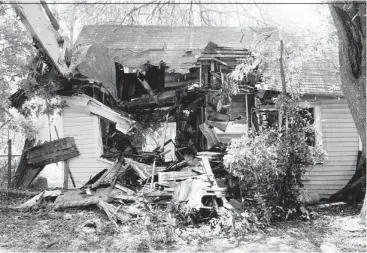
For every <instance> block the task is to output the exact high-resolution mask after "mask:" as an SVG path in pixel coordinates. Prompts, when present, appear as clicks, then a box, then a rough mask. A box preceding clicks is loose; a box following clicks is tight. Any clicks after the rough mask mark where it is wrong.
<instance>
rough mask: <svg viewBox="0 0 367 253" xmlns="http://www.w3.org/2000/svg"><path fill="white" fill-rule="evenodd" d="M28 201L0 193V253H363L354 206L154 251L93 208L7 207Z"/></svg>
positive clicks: (139, 230)
mask: <svg viewBox="0 0 367 253" xmlns="http://www.w3.org/2000/svg"><path fill="white" fill-rule="evenodd" d="M28 198H29V196H24V195H21V194H17V195H10V197H8V195H7V194H6V193H4V192H0V201H1V202H0V203H1V204H0V252H137V251H138V252H139V251H150V252H330V253H332V252H366V244H367V243H366V241H367V240H366V223H365V222H364V221H361V220H360V219H359V218H358V216H357V214H358V212H359V210H360V208H361V206H360V205H352V206H351V205H349V206H348V205H344V206H337V207H332V208H328V209H317V210H316V212H317V213H318V218H316V219H315V220H311V221H302V220H293V221H287V222H279V223H274V224H272V225H271V226H269V227H267V228H265V229H262V230H258V231H256V232H250V233H246V234H244V235H242V236H240V237H230V238H228V237H220V236H216V237H212V238H210V239H208V238H204V237H202V236H200V235H199V236H196V237H195V236H194V237H193V236H191V237H190V236H188V234H190V230H187V231H186V236H184V235H183V234H184V232H183V231H180V232H178V233H179V234H181V235H180V236H176V238H177V240H176V241H175V242H174V243H172V244H171V245H169V246H167V245H166V246H162V247H161V248H159V247H155V248H154V247H151V246H150V243H149V238H151V237H152V236H153V237H155V236H156V235H155V234H153V235H152V234H151V235H149V233H148V232H147V231H146V230H145V229H144V228H143V227H139V226H135V225H129V226H120V227H118V228H116V227H115V226H114V225H113V224H112V223H111V222H109V220H108V219H107V217H106V216H105V214H104V213H102V212H101V211H98V209H93V208H91V209H83V210H82V209H74V210H67V211H62V212H60V211H59V212H56V211H53V210H52V208H48V207H46V208H41V209H39V210H32V211H27V212H24V211H16V210H14V209H12V208H11V207H13V206H16V205H17V204H19V203H23V202H24V201H25V200H26V199H28ZM176 232H177V231H176ZM153 233H158V232H153ZM172 233H175V232H172ZM200 233H201V232H200ZM163 237H166V238H167V237H170V235H169V234H166V235H165V236H163ZM183 238H184V239H183ZM163 239H164V238H163ZM163 241H164V240H163Z"/></svg>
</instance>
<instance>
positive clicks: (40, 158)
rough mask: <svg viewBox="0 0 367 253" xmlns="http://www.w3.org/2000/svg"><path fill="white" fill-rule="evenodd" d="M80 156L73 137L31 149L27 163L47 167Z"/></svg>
mask: <svg viewBox="0 0 367 253" xmlns="http://www.w3.org/2000/svg"><path fill="white" fill-rule="evenodd" d="M78 155H79V151H78V149H77V147H76V145H75V141H74V138H73V137H66V138H63V139H58V140H54V141H50V142H46V143H44V144H43V145H40V146H36V147H33V148H31V149H30V150H29V151H28V152H27V163H28V164H31V165H33V166H34V167H37V166H45V165H47V164H50V163H56V162H59V161H64V160H67V159H70V158H73V157H76V156H78Z"/></svg>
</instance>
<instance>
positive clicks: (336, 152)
mask: <svg viewBox="0 0 367 253" xmlns="http://www.w3.org/2000/svg"><path fill="white" fill-rule="evenodd" d="M317 100H318V101H320V108H321V120H322V135H323V136H322V141H323V147H324V150H326V152H327V153H328V159H327V160H326V161H325V162H324V163H323V164H322V165H316V166H315V167H314V168H313V169H312V171H311V172H309V173H307V174H306V176H305V179H306V180H305V181H304V185H305V188H306V189H308V191H309V192H317V193H318V194H319V195H320V197H321V198H328V197H329V196H330V195H332V194H333V193H335V192H337V191H338V190H340V189H341V188H343V187H344V186H345V185H346V184H347V183H348V181H349V180H350V178H351V177H352V176H353V174H354V171H355V167H356V163H357V154H358V139H359V136H358V133H357V129H356V127H355V125H354V121H353V118H352V115H351V113H350V110H349V108H348V105H347V102H346V100H345V99H340V100H338V99H335V98H333V99H332V98H329V99H327V98H321V99H320V98H317ZM313 102H314V101H313Z"/></svg>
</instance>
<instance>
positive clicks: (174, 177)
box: [158, 171, 203, 183]
mask: <svg viewBox="0 0 367 253" xmlns="http://www.w3.org/2000/svg"><path fill="white" fill-rule="evenodd" d="M202 174H203V173H198V172H194V171H171V172H159V173H158V180H159V183H164V182H168V181H178V180H184V179H187V178H189V177H196V176H198V175H202Z"/></svg>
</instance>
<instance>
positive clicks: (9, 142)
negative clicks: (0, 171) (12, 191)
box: [8, 139, 11, 189]
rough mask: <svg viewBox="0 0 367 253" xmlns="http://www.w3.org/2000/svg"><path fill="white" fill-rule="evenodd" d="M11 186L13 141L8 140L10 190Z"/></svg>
mask: <svg viewBox="0 0 367 253" xmlns="http://www.w3.org/2000/svg"><path fill="white" fill-rule="evenodd" d="M10 186H11V139H9V140H8V189H9V188H10Z"/></svg>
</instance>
